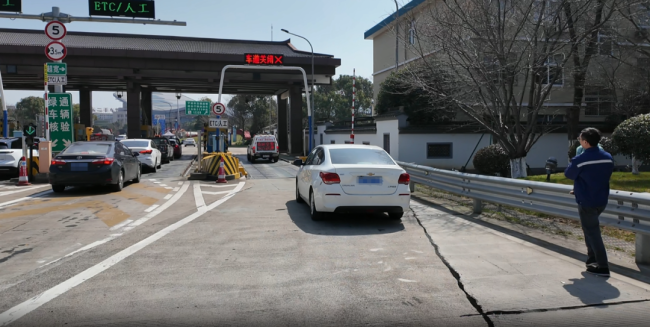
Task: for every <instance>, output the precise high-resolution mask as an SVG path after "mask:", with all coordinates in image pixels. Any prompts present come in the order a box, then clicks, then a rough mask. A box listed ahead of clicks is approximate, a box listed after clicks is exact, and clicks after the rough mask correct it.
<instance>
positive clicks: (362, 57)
mask: <svg viewBox="0 0 650 327" xmlns="http://www.w3.org/2000/svg"><path fill="white" fill-rule="evenodd" d="M398 2H399V3H400V7H401V5H402V4H403V3H406V2H407V1H406V0H400V1H398ZM155 3H156V19H161V20H177V21H184V22H187V26H161V25H135V24H115V23H90V22H74V21H73V22H72V23H70V24H66V28H67V29H68V31H84V32H110V33H125V34H150V35H173V36H189V37H206V38H218V39H243V40H263V41H270V40H271V38H273V40H274V41H281V40H286V39H289V38H291V43H292V44H293V45H294V46H295V47H297V48H298V49H299V50H306V51H309V50H310V48H309V44H307V42H306V41H304V40H302V39H300V38H296V37H294V36H292V35H288V34H285V33H283V32H281V31H280V29H283V28H284V29H287V30H289V31H290V32H292V33H295V34H298V35H302V36H304V37H306V38H307V39H309V41H310V42H311V43H312V45H313V47H314V52H318V53H325V54H331V55H334V56H335V57H336V58H340V59H341V66H340V67H339V68H337V70H336V74H337V76H338V75H340V74H344V75H351V74H352V70H353V69H356V74H357V76H363V77H365V78H369V79H372V41H371V40H364V38H363V33H364V32H365V31H366V30H368V29H370V28H371V27H373V26H374V25H375V24H377V23H379V22H380V21H382V20H383V19H384V18H386V17H387V16H389V15H391V14H392V13H394V11H395V2H394V0H272V1H270V0H185V1H178V0H155ZM22 5H23V14H41V13H45V12H49V11H51V10H52V6H58V7H59V8H60V10H61V12H62V13H66V14H70V15H72V16H77V17H87V16H88V0H23V1H22ZM45 24H46V23H45V22H41V21H38V20H27V19H22V20H21V19H16V20H10V19H7V18H0V27H2V28H17V29H40V30H43V29H44V28H45ZM271 26H273V33H271ZM43 60H46V58H45V56H43ZM64 61H65V59H64ZM44 62H45V61H44ZM0 64H2V63H1V62H0ZM70 68H73V67H70ZM71 93H72V96H73V101H74V102H75V103H77V102H78V92H75V91H72V92H71ZM30 95H33V96H42V92H34V91H5V97H6V98H7V104H8V105H14V104H15V103H16V102H18V101H20V99H21V98H24V97H27V96H30ZM187 96H189V97H191V98H195V99H196V100H198V99H199V98H201V97H203V96H209V97H211V98H213V99H214V98H216V97H217V96H216V95H214V94H187ZM121 106H122V105H121V103H120V102H119V101H117V100H115V98H114V97H113V95H112V92H93V107H95V108H117V107H121Z"/></svg>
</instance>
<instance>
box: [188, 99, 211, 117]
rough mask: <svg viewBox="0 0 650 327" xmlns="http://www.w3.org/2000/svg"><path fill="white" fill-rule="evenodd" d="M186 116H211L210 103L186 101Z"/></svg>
mask: <svg viewBox="0 0 650 327" xmlns="http://www.w3.org/2000/svg"><path fill="white" fill-rule="evenodd" d="M185 114H186V115H197V116H207V115H209V114H210V102H207V101H185Z"/></svg>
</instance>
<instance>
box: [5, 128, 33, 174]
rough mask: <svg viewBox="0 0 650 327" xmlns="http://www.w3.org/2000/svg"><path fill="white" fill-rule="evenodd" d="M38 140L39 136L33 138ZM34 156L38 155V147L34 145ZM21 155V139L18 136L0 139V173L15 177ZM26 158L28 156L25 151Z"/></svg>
mask: <svg viewBox="0 0 650 327" xmlns="http://www.w3.org/2000/svg"><path fill="white" fill-rule="evenodd" d="M34 141H35V142H40V141H41V140H40V138H35V139H34ZM33 153H34V157H38V147H34V151H33ZM22 157H23V140H22V138H19V137H11V138H6V139H0V175H3V176H9V177H17V176H18V168H19V166H18V165H19V164H20V158H22ZM26 158H30V156H29V151H27V156H26Z"/></svg>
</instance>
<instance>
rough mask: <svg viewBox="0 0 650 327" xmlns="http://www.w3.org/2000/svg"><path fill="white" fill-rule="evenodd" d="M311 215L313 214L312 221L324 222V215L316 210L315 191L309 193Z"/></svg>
mask: <svg viewBox="0 0 650 327" xmlns="http://www.w3.org/2000/svg"><path fill="white" fill-rule="evenodd" d="M309 213H310V214H311V220H313V221H320V220H323V213H322V212H318V210H316V202H315V200H314V191H310V192H309Z"/></svg>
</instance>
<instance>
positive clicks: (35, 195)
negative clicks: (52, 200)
mask: <svg viewBox="0 0 650 327" xmlns="http://www.w3.org/2000/svg"><path fill="white" fill-rule="evenodd" d="M50 193H52V190H48V191H43V192H41V193H36V194H32V195H30V196H26V197H24V198H20V199H16V200H11V201H7V202H3V203H0V208H2V207H6V206H10V205H12V204H16V203H18V202H22V201H25V200H29V199H35V198H41V197H44V196H46V195H48V194H50Z"/></svg>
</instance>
